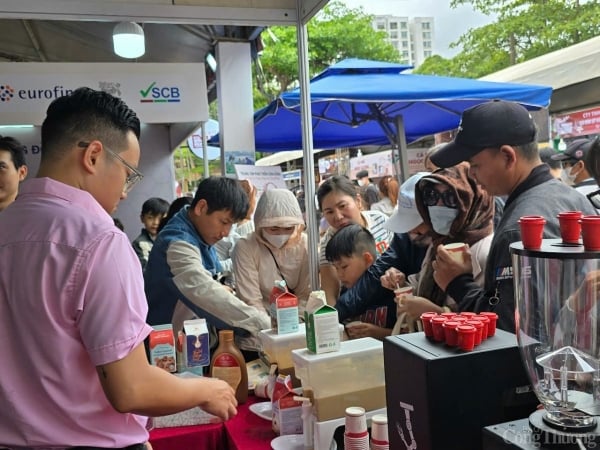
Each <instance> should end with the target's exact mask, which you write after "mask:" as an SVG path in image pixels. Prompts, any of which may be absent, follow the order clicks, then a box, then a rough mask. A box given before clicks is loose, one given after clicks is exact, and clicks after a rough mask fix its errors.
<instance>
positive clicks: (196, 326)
mask: <svg viewBox="0 0 600 450" xmlns="http://www.w3.org/2000/svg"><path fill="white" fill-rule="evenodd" d="M183 332H184V333H185V340H184V341H183V355H184V358H185V366H186V367H188V368H190V367H199V366H208V365H210V347H209V344H208V327H207V326H206V319H194V320H186V321H184V322H183Z"/></svg>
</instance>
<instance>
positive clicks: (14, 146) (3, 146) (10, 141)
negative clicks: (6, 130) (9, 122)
mask: <svg viewBox="0 0 600 450" xmlns="http://www.w3.org/2000/svg"><path fill="white" fill-rule="evenodd" d="M0 150H4V151H6V152H8V153H10V157H11V159H12V162H13V164H14V165H15V169H18V168H19V167H21V166H26V165H27V164H26V163H25V147H24V146H23V144H21V143H20V142H19V141H17V140H16V139H15V138H13V137H10V136H0Z"/></svg>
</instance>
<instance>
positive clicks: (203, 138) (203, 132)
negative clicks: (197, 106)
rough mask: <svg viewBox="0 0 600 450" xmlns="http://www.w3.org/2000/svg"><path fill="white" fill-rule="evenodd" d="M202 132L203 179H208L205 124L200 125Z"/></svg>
mask: <svg viewBox="0 0 600 450" xmlns="http://www.w3.org/2000/svg"><path fill="white" fill-rule="evenodd" d="M200 130H201V132H202V162H203V163H204V178H208V177H209V175H210V174H209V173H208V139H207V138H206V122H201V123H200Z"/></svg>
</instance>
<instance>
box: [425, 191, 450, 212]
mask: <svg viewBox="0 0 600 450" xmlns="http://www.w3.org/2000/svg"><path fill="white" fill-rule="evenodd" d="M440 199H442V203H444V205H445V206H447V207H448V208H457V207H458V199H457V198H456V194H455V193H454V191H452V190H448V191H444V192H439V191H437V190H436V189H434V188H425V189H424V190H423V202H424V203H425V206H435V205H437V203H438V201H439V200H440Z"/></svg>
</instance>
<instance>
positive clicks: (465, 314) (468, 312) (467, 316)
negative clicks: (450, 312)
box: [460, 311, 477, 319]
mask: <svg viewBox="0 0 600 450" xmlns="http://www.w3.org/2000/svg"><path fill="white" fill-rule="evenodd" d="M460 315H461V316H463V317H466V318H467V319H471V318H473V317H475V316H476V315H477V314H476V313H474V312H471V311H463V312H461V313H460Z"/></svg>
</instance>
